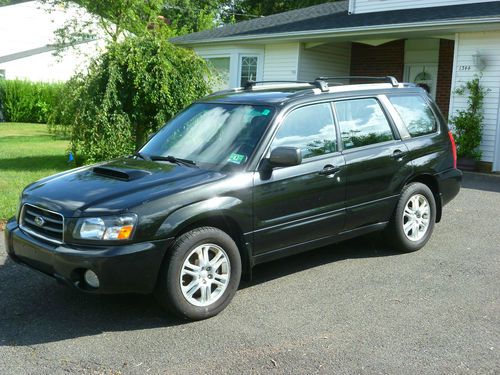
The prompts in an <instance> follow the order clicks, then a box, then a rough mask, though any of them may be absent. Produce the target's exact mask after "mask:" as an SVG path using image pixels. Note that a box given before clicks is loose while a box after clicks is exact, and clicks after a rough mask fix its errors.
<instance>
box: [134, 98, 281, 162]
mask: <svg viewBox="0 0 500 375" xmlns="http://www.w3.org/2000/svg"><path fill="white" fill-rule="evenodd" d="M273 114H274V109H273V108H272V107H267V106H254V105H241V104H239V105H236V104H208V103H197V104H194V105H192V106H191V107H189V108H188V109H187V110H185V111H184V112H182V113H181V114H180V115H179V116H177V117H175V118H174V119H172V120H171V121H170V122H169V123H167V124H166V125H165V126H164V127H163V128H162V129H161V130H160V131H159V132H158V133H157V134H156V135H155V136H154V137H153V138H152V139H151V140H150V141H149V142H148V143H147V144H146V145H145V146H144V147H143V148H142V149H141V150H140V153H141V154H144V155H147V156H148V157H154V156H157V157H167V156H169V157H171V156H173V157H175V158H177V159H185V160H190V161H193V162H194V163H196V165H197V166H200V167H204V168H209V169H217V170H222V169H233V168H241V167H242V166H244V165H245V164H246V163H247V162H248V159H249V158H250V156H251V155H252V153H253V151H254V149H255V146H256V145H257V143H258V141H259V140H260V138H261V137H262V135H263V133H264V130H265V129H266V127H267V125H268V124H269V121H270V120H271V118H272V116H273Z"/></svg>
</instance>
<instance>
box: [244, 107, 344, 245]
mask: <svg viewBox="0 0 500 375" xmlns="http://www.w3.org/2000/svg"><path fill="white" fill-rule="evenodd" d="M281 146H288V147H297V148H299V149H300V151H301V154H302V163H301V164H299V165H295V166H289V167H283V168H273V169H272V170H271V171H270V173H269V171H264V170H262V169H261V170H260V171H259V172H256V173H255V178H254V229H255V232H254V254H256V255H258V254H263V253H266V252H270V251H273V250H281V249H287V248H293V247H296V246H300V244H304V243H307V242H311V241H314V240H316V239H319V238H325V237H329V236H332V235H334V234H336V233H338V232H340V231H341V230H342V228H343V226H344V216H345V212H344V198H345V179H344V158H343V156H342V154H341V153H340V152H339V150H338V143H337V135H336V128H335V124H334V119H333V113H332V106H331V103H329V102H327V103H319V104H310V105H305V106H302V107H299V108H296V109H294V110H292V111H291V112H290V113H288V115H286V116H285V118H284V119H283V121H282V122H281V124H280V126H279V128H278V129H277V131H276V133H275V135H274V137H273V139H272V141H271V143H270V146H269V149H268V150H267V151H266V153H265V155H266V157H269V155H270V152H271V151H272V150H273V149H274V148H277V147H281Z"/></svg>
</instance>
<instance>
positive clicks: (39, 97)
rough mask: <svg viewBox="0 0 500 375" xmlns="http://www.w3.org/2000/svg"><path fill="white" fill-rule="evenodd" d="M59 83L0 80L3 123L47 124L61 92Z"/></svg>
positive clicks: (61, 85)
mask: <svg viewBox="0 0 500 375" xmlns="http://www.w3.org/2000/svg"><path fill="white" fill-rule="evenodd" d="M62 87H63V84H61V83H45V82H30V81H26V80H0V101H1V107H2V111H3V115H4V119H5V121H9V122H33V123H40V124H44V123H47V121H48V118H49V115H50V114H51V113H52V111H53V110H54V107H55V105H56V103H57V101H58V98H59V94H60V92H61V90H62Z"/></svg>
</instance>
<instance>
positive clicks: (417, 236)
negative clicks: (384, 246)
mask: <svg viewBox="0 0 500 375" xmlns="http://www.w3.org/2000/svg"><path fill="white" fill-rule="evenodd" d="M435 222H436V202H435V199H434V195H433V194H432V191H431V190H430V189H429V187H428V186H427V185H424V184H422V183H419V182H413V183H411V184H409V185H407V186H405V188H404V189H403V192H402V193H401V197H400V198H399V201H398V204H397V206H396V210H395V211H394V214H393V217H392V218H391V221H390V223H389V225H388V227H387V228H386V231H385V237H386V239H387V240H388V242H389V243H390V244H391V245H392V247H393V248H394V249H395V250H397V251H402V252H411V251H416V250H419V249H421V248H422V247H423V246H424V245H425V244H426V243H427V241H428V240H429V238H430V237H431V234H432V231H433V230H434V224H435Z"/></svg>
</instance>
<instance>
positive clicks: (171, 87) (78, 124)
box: [70, 29, 211, 163]
mask: <svg viewBox="0 0 500 375" xmlns="http://www.w3.org/2000/svg"><path fill="white" fill-rule="evenodd" d="M208 77H210V71H209V69H208V67H207V64H206V63H205V61H204V60H202V59H201V58H199V57H197V56H196V55H195V53H194V52H192V51H190V50H186V49H183V48H179V47H176V46H174V45H172V44H171V43H169V42H168V41H167V38H165V37H163V35H162V31H161V29H159V30H153V31H152V32H149V33H145V34H143V35H142V36H134V37H128V38H126V40H124V41H123V42H120V43H114V44H112V45H110V46H109V47H108V51H107V52H106V53H104V54H103V55H101V56H100V57H99V58H98V59H97V60H95V61H94V62H93V63H92V64H91V66H90V68H89V74H88V75H87V76H85V77H81V78H77V79H76V81H75V82H73V84H76V85H77V86H78V87H79V89H78V90H79V95H77V96H76V97H75V98H74V101H73V104H72V105H73V108H77V112H76V114H75V115H74V119H75V121H74V124H73V129H72V134H71V149H72V151H73V152H74V154H75V155H76V156H77V162H78V163H82V162H83V163H91V162H96V161H100V160H105V159H109V158H113V157H117V156H120V155H124V154H128V153H131V152H132V151H134V149H136V148H137V147H139V146H140V145H142V144H143V143H144V141H145V139H146V137H147V134H148V133H149V132H154V131H156V130H157V129H158V128H159V127H160V126H161V125H163V124H165V123H166V122H167V121H168V120H170V119H171V118H172V117H173V116H174V115H175V114H176V113H178V112H179V111H180V110H181V109H183V108H184V107H186V106H187V105H189V104H190V103H191V102H192V101H194V100H196V99H198V98H199V97H201V96H204V95H206V94H207V93H209V92H210V84H211V83H210V81H209V79H206V78H208ZM70 112H71V111H70Z"/></svg>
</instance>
